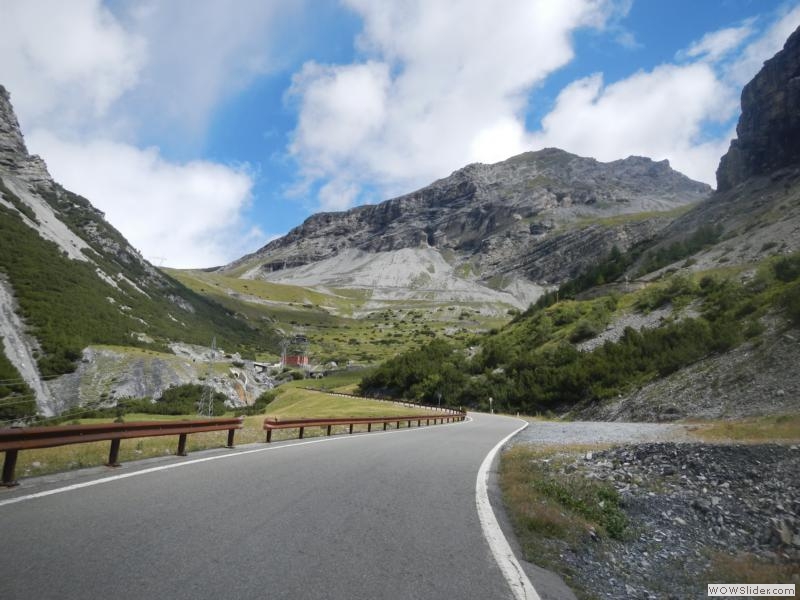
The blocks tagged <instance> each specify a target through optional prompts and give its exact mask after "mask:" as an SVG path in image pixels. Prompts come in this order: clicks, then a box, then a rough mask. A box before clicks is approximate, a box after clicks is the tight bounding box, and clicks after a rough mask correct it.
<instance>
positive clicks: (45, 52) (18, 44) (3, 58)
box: [0, 0, 146, 129]
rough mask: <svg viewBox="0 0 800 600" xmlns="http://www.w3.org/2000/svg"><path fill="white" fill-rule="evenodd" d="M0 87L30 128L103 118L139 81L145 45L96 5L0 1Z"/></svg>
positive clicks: (94, 1) (93, 0)
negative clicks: (115, 102) (11, 97)
mask: <svg viewBox="0 0 800 600" xmlns="http://www.w3.org/2000/svg"><path fill="white" fill-rule="evenodd" d="M0 14H2V18H0V82H2V83H3V84H4V85H5V86H6V87H7V88H8V89H9V90H10V91H11V93H12V94H13V97H14V103H15V106H16V109H17V111H18V112H19V117H20V120H21V121H22V122H23V124H24V125H27V126H28V127H31V128H33V127H35V126H40V125H42V124H45V123H46V124H49V126H50V127H51V128H56V127H58V128H60V129H64V128H65V127H74V126H75V125H76V123H85V122H87V121H88V120H93V119H97V118H99V117H102V116H104V115H105V114H106V113H107V112H108V110H109V108H110V106H111V105H112V103H113V102H114V101H115V100H117V99H118V98H119V97H120V96H121V95H122V94H123V93H124V92H125V91H126V90H129V89H131V88H132V87H133V86H134V85H136V83H137V82H138V78H139V74H140V72H141V69H142V67H143V65H144V63H145V60H146V47H145V41H144V39H143V38H142V37H140V36H138V35H135V34H132V33H130V32H128V31H125V30H124V29H123V28H122V27H121V26H120V24H119V23H118V22H117V20H116V19H115V18H114V16H113V15H112V14H111V13H110V12H109V11H108V10H107V9H106V8H105V7H104V6H103V5H102V3H101V1H100V0H74V1H71V2H62V1H60V0H26V1H25V2H16V1H14V0H0Z"/></svg>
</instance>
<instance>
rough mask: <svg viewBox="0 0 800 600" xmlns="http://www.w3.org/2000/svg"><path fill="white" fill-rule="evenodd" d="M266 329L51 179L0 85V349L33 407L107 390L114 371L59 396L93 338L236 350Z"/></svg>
mask: <svg viewBox="0 0 800 600" xmlns="http://www.w3.org/2000/svg"><path fill="white" fill-rule="evenodd" d="M269 335H270V331H259V330H258V329H257V328H256V327H255V326H251V325H250V324H248V323H245V322H244V321H243V320H242V319H239V318H237V317H235V316H234V315H233V314H231V313H229V311H226V310H225V309H223V308H222V307H221V306H219V305H217V304H215V303H214V302H212V301H210V300H209V299H207V298H205V297H203V296H200V295H198V294H195V293H193V292H191V291H190V290H188V289H187V288H185V287H184V286H183V285H181V284H179V283H178V282H176V281H175V280H173V279H172V278H170V277H168V276H166V275H165V274H164V273H162V272H161V271H159V270H158V269H156V268H155V267H153V266H152V265H151V264H150V263H148V262H147V261H146V260H145V259H144V258H143V257H142V256H141V254H140V253H139V252H138V251H137V250H136V249H135V248H133V247H132V246H131V244H130V243H129V242H128V241H127V240H126V239H125V238H124V237H123V236H122V234H120V232H119V231H117V230H116V229H115V228H114V227H113V226H112V225H111V224H109V223H108V222H107V221H106V220H105V218H104V215H103V213H102V212H101V211H99V210H97V209H96V208H94V207H93V206H92V205H91V203H90V202H89V201H88V200H86V199H85V198H82V197H80V196H78V195H77V194H74V193H72V192H70V191H68V190H66V189H64V188H63V187H61V186H60V185H58V184H57V183H55V182H54V181H53V179H52V178H51V177H50V174H49V173H48V171H47V167H46V165H45V163H44V161H43V160H42V159H41V158H39V157H38V156H32V155H30V154H29V153H28V151H27V148H26V146H25V142H24V139H23V137H22V133H21V131H20V127H19V123H18V121H17V118H16V116H15V114H14V111H13V108H12V106H11V102H10V97H9V93H8V91H7V90H6V89H5V88H3V87H2V86H0V338H2V341H0V349H2V352H3V354H4V355H5V357H7V359H8V361H10V363H11V365H13V368H15V369H16V372H18V375H13V376H12V377H8V379H17V378H20V379H23V380H24V381H25V383H26V384H27V385H28V386H29V387H30V389H31V390H32V393H34V394H35V396H36V401H37V407H38V410H39V411H40V412H42V413H44V414H46V415H47V414H53V413H57V412H60V410H61V409H63V408H65V407H67V406H70V405H73V404H78V403H82V402H86V401H97V400H99V399H100V396H101V395H102V396H103V397H106V396H108V397H112V396H113V392H114V384H113V380H114V378H113V377H111V378H110V379H111V380H112V381H111V382H110V383H109V384H108V385H106V386H105V387H104V388H103V389H102V390H100V389H97V390H96V392H97V393H96V396H95V397H91V398H88V397H83V396H82V394H81V393H79V391H75V393H71V394H70V395H69V397H64V396H63V395H62V394H61V393H60V392H61V391H62V387H61V386H60V385H59V380H60V379H62V378H63V377H64V376H65V374H70V373H73V372H75V371H76V369H77V371H78V373H80V372H81V370H82V369H84V368H85V365H86V363H87V361H89V359H88V358H87V356H89V357H90V356H91V355H92V353H88V354H87V352H86V351H87V348H88V347H89V346H90V345H92V344H109V345H114V346H120V347H125V346H138V347H140V348H150V349H153V350H166V351H167V352H169V350H168V349H167V347H168V344H169V343H171V342H174V341H183V342H190V343H197V344H209V343H210V341H211V339H212V337H213V336H217V337H218V338H219V341H220V344H221V345H223V344H224V345H225V347H228V348H232V347H238V348H242V347H243V346H245V347H246V346H247V345H255V344H257V343H259V341H258V340H259V339H262V340H268V339H269ZM251 347H252V346H251ZM95 354H96V353H95ZM69 377H71V380H72V381H73V383H74V382H75V381H76V376H75V375H69ZM79 379H80V378H78V379H77V380H78V383H80V381H79ZM177 379H178V380H180V378H177ZM45 380H46V383H45ZM175 380H176V378H175V377H171V376H169V375H163V376H159V377H155V378H151V379H147V378H145V379H144V380H143V382H144V383H143V385H142V386H141V389H145V390H146V391H148V392H149V393H150V394H153V395H155V394H158V393H160V391H161V390H162V389H163V387H166V386H167V385H169V384H170V383H175V382H176V381H175ZM73 387H74V388H75V389H76V390H78V388H79V387H80V386H79V385H75V386H73ZM54 390H55V392H54ZM2 393H3V390H2V389H0V394H2ZM0 398H1V397H0Z"/></svg>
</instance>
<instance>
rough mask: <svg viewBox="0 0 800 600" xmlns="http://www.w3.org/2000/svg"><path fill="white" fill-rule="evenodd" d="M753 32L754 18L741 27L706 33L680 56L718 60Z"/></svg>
mask: <svg viewBox="0 0 800 600" xmlns="http://www.w3.org/2000/svg"><path fill="white" fill-rule="evenodd" d="M752 33H753V27H752V20H749V21H748V22H747V23H745V24H744V25H741V26H740V27H728V28H726V29H720V30H719V31H712V32H711V33H707V34H705V35H704V36H703V37H702V38H701V39H700V40H698V41H696V42H694V43H693V44H692V45H691V46H689V47H688V48H687V49H686V50H683V51H681V52H679V53H678V58H698V57H701V58H703V59H705V60H710V61H712V62H713V61H717V60H719V59H720V58H722V57H724V56H725V55H727V54H729V53H730V52H732V51H733V50H735V49H736V48H738V47H739V46H741V44H742V42H744V40H746V39H747V38H748V37H749V36H750V35H751V34H752Z"/></svg>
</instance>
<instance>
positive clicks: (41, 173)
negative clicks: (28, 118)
mask: <svg viewBox="0 0 800 600" xmlns="http://www.w3.org/2000/svg"><path fill="white" fill-rule="evenodd" d="M0 168H5V169H7V170H8V171H10V172H11V173H14V174H15V175H17V176H18V177H19V178H20V179H24V180H25V181H28V182H30V183H39V184H51V183H52V179H51V177H50V173H48V171H47V165H45V163H44V161H43V160H42V159H41V158H39V157H38V156H35V155H33V156H32V155H30V154H28V149H27V148H26V147H25V141H24V140H23V138H22V133H21V131H20V127H19V121H17V116H16V114H14V109H13V107H12V106H11V99H10V95H9V93H8V90H6V88H4V87H3V86H2V85H0Z"/></svg>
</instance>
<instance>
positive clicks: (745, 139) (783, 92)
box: [717, 29, 800, 191]
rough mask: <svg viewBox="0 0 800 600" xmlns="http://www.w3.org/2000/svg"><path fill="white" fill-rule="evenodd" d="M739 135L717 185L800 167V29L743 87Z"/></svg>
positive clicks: (723, 186) (721, 187) (722, 163)
mask: <svg viewBox="0 0 800 600" xmlns="http://www.w3.org/2000/svg"><path fill="white" fill-rule="evenodd" d="M736 134H737V139H735V140H733V141H732V142H731V146H730V149H729V150H728V153H727V154H726V155H725V156H723V157H722V160H721V161H720V164H719V168H718V169H717V189H718V190H720V191H725V190H728V189H730V188H732V187H734V186H736V185H738V184H740V183H742V182H743V181H746V180H747V179H749V178H750V177H753V176H757V175H768V174H770V173H773V172H774V171H777V170H778V169H781V168H784V167H789V166H800V29H798V30H796V31H795V32H794V33H793V34H792V35H791V36H789V39H788V40H787V41H786V44H785V45H784V47H783V50H781V51H780V52H778V54H776V55H775V56H773V57H772V58H771V59H769V60H768V61H767V62H765V63H764V66H763V68H762V69H761V71H760V72H759V73H758V74H757V75H756V76H755V78H754V79H753V80H752V81H751V82H750V83H748V84H747V85H746V86H745V87H744V90H743V91H742V116H741V117H740V119H739V124H738V125H737V127H736Z"/></svg>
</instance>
